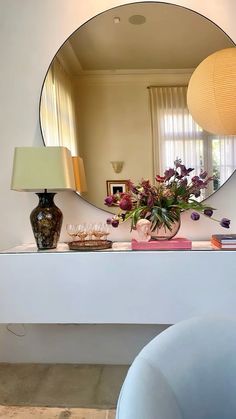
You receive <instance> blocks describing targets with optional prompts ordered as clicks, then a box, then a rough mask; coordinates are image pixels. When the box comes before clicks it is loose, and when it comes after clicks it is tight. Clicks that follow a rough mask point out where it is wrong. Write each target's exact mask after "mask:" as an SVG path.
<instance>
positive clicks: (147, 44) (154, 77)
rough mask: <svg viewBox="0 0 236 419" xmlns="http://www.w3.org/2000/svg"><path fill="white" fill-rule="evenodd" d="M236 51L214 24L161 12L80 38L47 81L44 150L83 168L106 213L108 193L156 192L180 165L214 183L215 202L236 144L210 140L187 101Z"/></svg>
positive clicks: (95, 24)
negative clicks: (152, 188)
mask: <svg viewBox="0 0 236 419" xmlns="http://www.w3.org/2000/svg"><path fill="white" fill-rule="evenodd" d="M232 46H234V43H233V42H232V41H231V40H230V39H229V37H228V36H227V35H226V34H225V33H224V32H223V31H222V30H220V29H219V28H218V27H217V26H216V25H214V24H213V23H212V22H210V21H208V20H207V19H206V18H204V17H202V16H200V15H198V14H196V13H195V12H192V11H190V10H188V9H185V8H182V7H180V6H174V5H170V4H161V3H147V2H145V3H135V4H129V5H125V6H120V7H117V8H114V9H112V10H108V11H107V12H104V13H102V14H100V15H98V16H96V17H95V18H93V19H92V20H90V21H89V22H87V23H86V24H84V25H83V26H82V27H80V28H79V29H78V30H77V31H76V32H74V33H73V34H72V35H71V36H70V38H68V40H67V41H66V42H65V43H64V44H63V46H62V47H61V48H60V50H59V51H58V53H57V54H56V55H55V57H54V59H53V61H52V63H51V65H50V68H49V71H48V73H47V76H46V78H45V81H44V84H43V88H42V95H41V101H40V122H41V129H42V134H43V138H44V141H45V145H46V146H58V145H63V146H66V147H68V148H69V149H70V150H71V152H72V155H74V156H80V157H81V158H82V159H83V164H84V169H85V175H86V181H84V182H83V183H84V185H86V186H83V185H82V186H81V188H80V189H79V190H80V194H81V196H82V197H84V198H85V199H86V200H88V201H89V202H90V203H92V204H94V205H96V206H97V207H99V208H102V209H107V208H106V207H105V206H104V197H105V196H106V195H107V185H108V184H109V185H110V184H114V185H115V186H117V185H121V187H125V180H127V179H132V181H134V183H137V182H138V181H139V180H140V179H141V178H145V179H150V180H151V181H152V182H153V180H154V178H155V175H157V174H162V173H163V171H164V170H165V169H166V168H168V167H172V166H173V162H174V160H175V159H176V158H181V159H182V162H183V163H184V164H185V165H186V166H188V167H194V168H195V174H199V172H200V170H206V171H207V172H208V173H209V174H213V173H214V174H215V181H214V184H213V186H212V189H211V190H210V189H208V191H207V193H208V195H209V194H211V193H212V192H213V191H214V190H216V189H217V188H218V187H219V186H221V185H222V184H223V183H224V182H225V181H226V179H227V178H228V177H229V176H230V175H231V174H232V172H233V171H234V170H235V167H236V152H234V150H236V140H235V137H232V136H231V137H219V136H216V135H212V134H209V133H207V132H205V131H204V130H202V129H201V127H199V126H198V125H197V124H196V123H195V122H194V121H193V120H192V118H191V116H190V114H189V112H188V109H187V104H186V92H187V85H188V81H189V79H190V77H191V74H192V72H193V70H194V69H195V68H196V67H197V65H198V64H199V63H200V62H201V61H202V60H203V59H204V58H206V57H207V56H208V55H210V54H211V53H213V52H215V51H217V50H220V49H223V48H228V47H232Z"/></svg>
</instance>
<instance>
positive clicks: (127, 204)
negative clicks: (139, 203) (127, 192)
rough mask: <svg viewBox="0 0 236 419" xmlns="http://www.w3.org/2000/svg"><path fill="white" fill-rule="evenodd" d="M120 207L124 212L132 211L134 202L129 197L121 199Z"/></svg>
mask: <svg viewBox="0 0 236 419" xmlns="http://www.w3.org/2000/svg"><path fill="white" fill-rule="evenodd" d="M119 206H120V208H121V209H122V210H124V211H131V209H132V201H131V199H130V198H129V197H124V198H122V199H121V201H120V205H119Z"/></svg>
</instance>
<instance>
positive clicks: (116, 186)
mask: <svg viewBox="0 0 236 419" xmlns="http://www.w3.org/2000/svg"><path fill="white" fill-rule="evenodd" d="M127 182H128V181H127V180H107V181H106V184H107V195H115V194H116V193H117V192H119V193H125V192H127V190H128V187H127Z"/></svg>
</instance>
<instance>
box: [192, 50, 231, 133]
mask: <svg viewBox="0 0 236 419" xmlns="http://www.w3.org/2000/svg"><path fill="white" fill-rule="evenodd" d="M187 104H188V108H189V111H190V113H191V115H192V117H193V119H194V120H195V121H196V122H197V123H198V124H199V125H200V126H201V127H202V128H203V129H205V130H206V131H208V132H211V133H214V134H220V135H235V134H236V48H226V49H223V50H220V51H217V52H215V53H214V54H211V55H210V56H209V57H207V58H206V59H205V60H203V61H202V62H201V63H200V64H199V66H198V67H197V68H196V70H195V71H194V73H193V74H192V77H191V79H190V82H189V86H188V91H187Z"/></svg>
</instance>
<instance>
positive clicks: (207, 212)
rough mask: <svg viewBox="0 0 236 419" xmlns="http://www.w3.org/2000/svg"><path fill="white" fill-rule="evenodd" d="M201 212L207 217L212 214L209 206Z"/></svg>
mask: <svg viewBox="0 0 236 419" xmlns="http://www.w3.org/2000/svg"><path fill="white" fill-rule="evenodd" d="M203 212H204V215H206V216H207V217H211V216H212V215H213V210H212V209H210V208H206V209H205V210H204V211H203Z"/></svg>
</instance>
